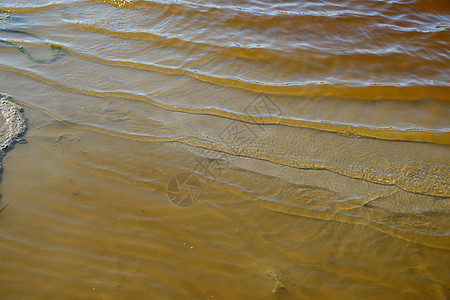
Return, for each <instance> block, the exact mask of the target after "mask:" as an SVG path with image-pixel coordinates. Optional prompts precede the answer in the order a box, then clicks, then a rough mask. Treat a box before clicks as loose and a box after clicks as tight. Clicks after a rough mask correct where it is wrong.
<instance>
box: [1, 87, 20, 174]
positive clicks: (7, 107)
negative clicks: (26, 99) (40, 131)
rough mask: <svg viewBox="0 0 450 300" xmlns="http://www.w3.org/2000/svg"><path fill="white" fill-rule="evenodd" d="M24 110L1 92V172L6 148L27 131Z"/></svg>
mask: <svg viewBox="0 0 450 300" xmlns="http://www.w3.org/2000/svg"><path fill="white" fill-rule="evenodd" d="M22 111H23V109H22V108H21V107H20V106H19V105H17V104H16V103H14V102H13V99H12V98H11V97H8V96H5V95H2V94H0V174H1V172H2V170H3V168H2V158H3V156H4V155H5V153H6V150H7V149H8V148H9V147H11V146H12V145H13V144H14V142H15V141H16V140H17V138H18V137H19V136H21V135H22V134H24V133H25V129H26V122H25V119H24V117H23V115H22ZM0 178H1V177H0Z"/></svg>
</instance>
